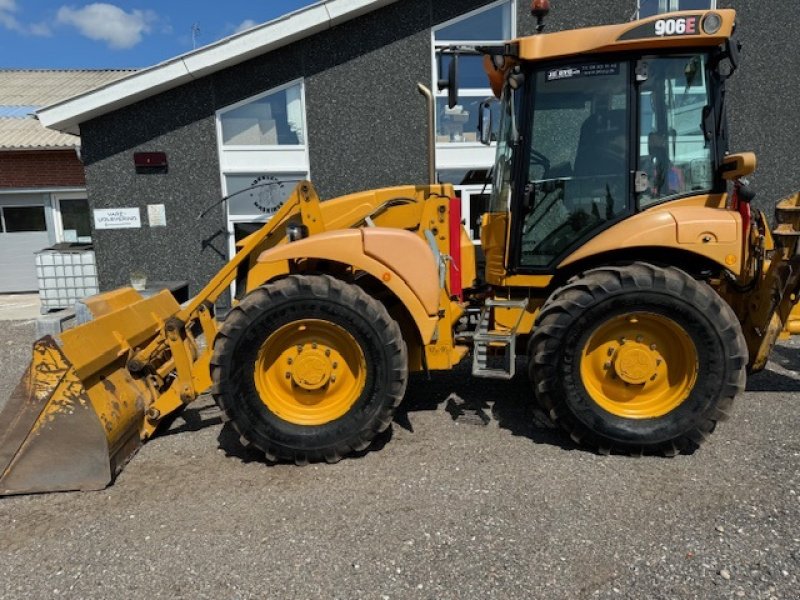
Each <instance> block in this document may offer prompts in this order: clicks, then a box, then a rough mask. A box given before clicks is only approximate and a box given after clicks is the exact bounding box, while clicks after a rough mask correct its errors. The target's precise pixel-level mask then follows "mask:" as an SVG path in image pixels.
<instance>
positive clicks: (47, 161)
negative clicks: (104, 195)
mask: <svg viewBox="0 0 800 600" xmlns="http://www.w3.org/2000/svg"><path fill="white" fill-rule="evenodd" d="M85 184H86V178H85V176H84V170H83V165H82V164H81V161H80V160H79V159H78V155H77V154H76V153H75V151H74V150H71V149H70V150H26V151H20V152H0V188H8V189H17V188H44V187H83V186H84V185H85Z"/></svg>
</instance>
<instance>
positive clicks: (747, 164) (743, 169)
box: [719, 152, 758, 181]
mask: <svg viewBox="0 0 800 600" xmlns="http://www.w3.org/2000/svg"><path fill="white" fill-rule="evenodd" d="M757 164H758V161H757V160H756V155H755V154H754V153H752V152H742V153H740V154H729V155H728V156H726V157H725V158H723V159H722V165H721V166H720V168H719V170H720V175H721V176H722V178H723V179H725V180H727V181H735V180H736V179H741V178H742V177H747V176H748V175H752V174H753V173H754V172H755V170H756V166H757Z"/></svg>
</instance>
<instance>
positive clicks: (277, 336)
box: [211, 275, 408, 464]
mask: <svg viewBox="0 0 800 600" xmlns="http://www.w3.org/2000/svg"><path fill="white" fill-rule="evenodd" d="M211 375H212V379H213V382H214V387H213V395H214V399H215V400H216V402H217V404H218V405H219V407H220V408H221V409H222V410H223V411H224V412H225V414H226V416H227V417H228V418H229V419H230V421H231V422H232V424H233V426H234V427H235V428H236V430H237V431H238V433H239V434H240V435H241V441H242V443H243V444H245V445H246V446H254V447H255V448H258V449H259V450H261V451H262V452H263V453H264V455H265V456H266V457H267V459H268V460H270V461H293V462H295V463H297V464H306V463H308V462H319V461H323V460H324V461H327V462H337V461H338V460H340V459H341V458H342V457H344V456H346V455H348V454H350V453H352V452H354V451H360V450H364V449H366V448H367V447H368V446H369V445H370V443H371V442H372V440H373V438H374V437H375V436H376V435H377V434H378V433H380V432H382V431H384V430H386V429H387V428H388V427H389V425H390V424H391V422H392V418H393V416H394V412H395V409H396V408H397V406H398V405H399V404H400V401H401V400H402V399H403V395H404V394H405V389H406V381H407V378H408V359H407V351H406V345H405V342H404V341H403V338H402V335H401V333H400V328H399V326H398V325H397V323H396V322H395V321H394V320H392V318H391V317H390V316H389V314H388V313H387V312H386V309H385V307H384V306H383V304H381V303H380V302H378V301H377V300H375V299H374V298H372V297H371V296H369V295H367V294H366V292H364V291H363V290H361V289H360V288H358V287H357V286H353V285H349V284H347V283H344V282H342V281H340V280H337V279H334V278H333V277H329V276H327V275H308V276H303V275H291V276H289V277H287V278H285V279H282V280H280V281H277V282H275V283H272V284H269V285H265V286H263V287H261V288H258V289H256V290H254V291H252V292H250V293H249V294H248V295H247V296H245V298H244V299H243V300H242V302H240V303H239V305H238V306H236V307H235V308H234V309H233V310H231V312H230V314H229V315H228V317H227V318H226V319H225V322H224V323H223V325H222V327H221V328H220V331H219V333H218V335H217V337H216V340H215V342H214V355H213V357H212V360H211Z"/></svg>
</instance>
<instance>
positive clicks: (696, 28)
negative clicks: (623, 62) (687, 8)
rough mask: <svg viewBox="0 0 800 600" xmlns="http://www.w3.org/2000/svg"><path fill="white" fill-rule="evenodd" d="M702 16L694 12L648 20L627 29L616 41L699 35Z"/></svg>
mask: <svg viewBox="0 0 800 600" xmlns="http://www.w3.org/2000/svg"><path fill="white" fill-rule="evenodd" d="M702 18H703V15H702V14H695V15H685V16H682V17H668V18H665V19H658V20H657V21H649V22H648V23H643V24H641V25H637V26H636V27H634V28H632V29H629V30H628V31H626V32H625V33H623V34H622V35H621V36H619V38H618V40H617V41H620V42H621V41H624V40H643V39H648V38H664V37H675V36H679V35H699V34H700V33H701V32H700V20H701V19H702Z"/></svg>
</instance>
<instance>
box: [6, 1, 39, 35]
mask: <svg viewBox="0 0 800 600" xmlns="http://www.w3.org/2000/svg"><path fill="white" fill-rule="evenodd" d="M18 11H19V7H18V6H17V2H16V0H0V27H5V28H6V29H9V30H11V31H16V32H17V33H21V34H23V35H38V36H46V35H50V27H49V26H48V25H47V23H32V24H30V25H25V24H24V23H21V22H20V21H19V19H17V17H16V15H15V13H17V12H18Z"/></svg>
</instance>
